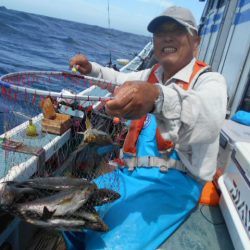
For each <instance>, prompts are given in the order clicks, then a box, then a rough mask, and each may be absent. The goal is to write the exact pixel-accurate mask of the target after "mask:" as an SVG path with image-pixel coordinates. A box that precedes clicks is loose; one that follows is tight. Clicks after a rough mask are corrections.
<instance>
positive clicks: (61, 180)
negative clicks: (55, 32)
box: [0, 72, 127, 231]
mask: <svg viewBox="0 0 250 250" xmlns="http://www.w3.org/2000/svg"><path fill="white" fill-rule="evenodd" d="M115 86H116V85H115V84H114V83H111V82H107V81H104V80H102V79H97V78H93V77H87V76H82V75H78V74H72V73H68V72H20V73H13V74H8V75H5V76H2V77H1V78H0V88H1V89H0V102H1V104H0V108H1V109H0V115H1V119H0V121H1V123H0V131H1V133H0V134H1V136H0V140H1V141H0V143H1V147H0V154H1V155H0V194H1V198H0V209H2V210H4V211H7V212H8V213H11V214H14V215H17V216H19V217H20V218H21V219H24V220H25V221H27V222H30V223H33V224H35V225H38V226H42V227H46V228H54V229H63V230H81V229H82V228H89V229H93V230H98V231H107V230H108V226H107V225H105V223H104V222H103V221H102V219H101V217H102V215H103V214H104V213H105V210H106V209H107V206H109V204H111V203H112V202H113V201H115V200H116V199H118V198H119V181H118V176H117V175H118V171H115V169H116V167H117V161H118V160H119V152H120V148H121V146H122V144H123V140H124V138H125V135H126V132H127V130H126V126H125V125H124V124H123V123H122V122H121V121H120V120H119V119H117V118H116V119H115V120H114V119H113V118H112V117H109V116H108V115H107V114H106V113H105V108H104V104H105V102H106V101H107V100H110V99H112V95H111V94H110V92H111V93H112V91H113V89H114V87H115Z"/></svg>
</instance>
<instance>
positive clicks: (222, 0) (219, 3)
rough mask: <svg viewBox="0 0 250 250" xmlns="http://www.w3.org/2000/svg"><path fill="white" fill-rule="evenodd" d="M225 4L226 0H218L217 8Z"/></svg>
mask: <svg viewBox="0 0 250 250" xmlns="http://www.w3.org/2000/svg"><path fill="white" fill-rule="evenodd" d="M225 4H226V0H218V3H217V9H219V8H221V7H222V6H224V5H225Z"/></svg>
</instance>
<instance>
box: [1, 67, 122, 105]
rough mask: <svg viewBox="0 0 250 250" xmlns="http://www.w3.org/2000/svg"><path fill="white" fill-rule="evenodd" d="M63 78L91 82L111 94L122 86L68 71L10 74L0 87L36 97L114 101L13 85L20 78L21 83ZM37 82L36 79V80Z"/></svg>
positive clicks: (106, 98) (2, 79) (2, 78)
mask: <svg viewBox="0 0 250 250" xmlns="http://www.w3.org/2000/svg"><path fill="white" fill-rule="evenodd" d="M25 75H27V76H29V77H33V76H39V75H42V76H45V75H47V76H62V77H72V78H74V79H80V80H86V81H89V86H93V85H94V86H98V87H100V88H102V89H107V90H109V91H110V92H113V90H114V88H115V87H117V86H119V85H120V84H118V83H115V82H112V81H106V80H104V79H102V78H97V77H91V76H86V75H80V74H74V73H71V72H66V71H21V72H16V73H9V74H6V75H4V76H2V77H0V86H1V87H2V88H6V89H11V90H14V91H17V92H21V93H25V94H32V95H35V96H51V97H56V98H64V99H72V100H78V101H81V100H82V101H94V102H95V101H96V102H97V101H108V100H111V99H113V97H112V96H106V97H103V96H91V95H78V94H63V93H61V92H56V91H48V90H40V89H37V88H30V87H23V86H18V85H16V84H14V83H13V79H15V78H17V79H18V78H19V80H20V81H23V79H22V77H23V76H25ZM34 80H35V79H34Z"/></svg>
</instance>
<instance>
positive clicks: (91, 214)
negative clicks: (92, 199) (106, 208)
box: [73, 205, 104, 223]
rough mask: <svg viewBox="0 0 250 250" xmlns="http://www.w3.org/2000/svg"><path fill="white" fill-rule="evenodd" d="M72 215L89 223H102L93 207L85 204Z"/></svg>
mask: <svg viewBox="0 0 250 250" xmlns="http://www.w3.org/2000/svg"><path fill="white" fill-rule="evenodd" d="M73 217H74V218H76V219H82V220H86V221H89V222H91V223H104V222H103V221H102V219H101V217H100V216H99V214H98V213H97V211H96V210H95V208H94V207H89V206H88V205H85V206H83V207H81V208H79V209H78V210H77V211H75V212H74V214H73Z"/></svg>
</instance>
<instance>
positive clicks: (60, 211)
mask: <svg viewBox="0 0 250 250" xmlns="http://www.w3.org/2000/svg"><path fill="white" fill-rule="evenodd" d="M95 189H96V187H95V186H94V185H92V186H87V187H85V188H84V189H83V190H80V189H70V190H64V191H61V192H58V193H56V194H53V195H50V196H48V197H45V198H41V199H36V200H34V201H31V202H25V203H22V204H16V205H15V206H14V209H15V210H16V211H18V212H19V213H20V214H21V215H22V216H24V217H25V216H29V217H33V218H37V217H38V218H42V219H44V220H47V219H50V218H51V217H52V216H64V215H66V214H72V213H73V212H74V211H76V210H77V209H78V208H80V207H81V206H82V205H83V204H84V203H86V202H87V200H88V198H89V196H90V195H91V194H92V192H93V191H94V190H95Z"/></svg>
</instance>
